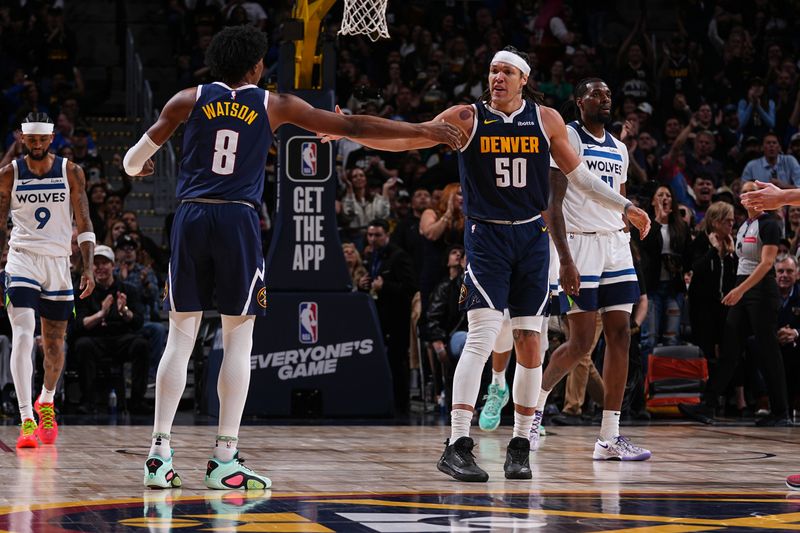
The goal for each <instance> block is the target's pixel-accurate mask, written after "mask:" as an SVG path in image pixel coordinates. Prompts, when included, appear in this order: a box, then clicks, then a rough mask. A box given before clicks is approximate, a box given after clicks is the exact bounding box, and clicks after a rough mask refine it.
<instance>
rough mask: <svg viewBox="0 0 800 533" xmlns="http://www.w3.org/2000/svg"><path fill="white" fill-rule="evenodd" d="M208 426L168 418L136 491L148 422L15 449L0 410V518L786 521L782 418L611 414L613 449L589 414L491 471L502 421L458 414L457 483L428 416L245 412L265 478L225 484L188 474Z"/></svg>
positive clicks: (130, 524)
mask: <svg viewBox="0 0 800 533" xmlns="http://www.w3.org/2000/svg"><path fill="white" fill-rule="evenodd" d="M214 429H215V428H214V427H213V426H211V427H209V426H178V427H176V428H175V431H174V433H173V439H174V440H173V445H174V447H175V450H176V455H175V458H174V460H175V466H176V469H177V470H178V471H179V472H180V474H181V476H182V478H183V482H184V486H183V487H182V488H181V489H180V490H172V491H147V490H145V489H144V488H143V487H142V464H143V462H144V459H145V456H146V453H147V448H148V446H149V432H150V427H149V426H61V427H60V430H61V433H60V436H59V441H58V444H57V445H55V446H40V447H39V448H38V449H36V450H22V451H21V453H18V452H17V451H16V450H15V449H14V444H15V442H16V435H17V431H18V428H17V427H15V426H2V427H0V472H2V475H0V480H2V483H0V531H4V530H8V531H64V530H71V531H97V530H115V531H128V530H130V531H137V530H138V531H147V530H148V528H149V529H150V530H151V531H152V530H158V531H168V530H170V528H176V530H177V528H181V530H182V531H191V530H194V529H197V530H205V531H209V530H225V531H233V530H236V528H238V530H242V531H351V530H352V531H451V530H452V531H473V530H474V531H486V530H501V529H505V530H517V531H523V530H528V529H531V528H537V529H541V528H543V527H544V528H546V529H547V530H558V531H582V530H586V531H590V530H591V531H600V530H604V531H606V530H614V531H618V530H625V531H627V530H630V529H629V528H634V527H635V528H641V527H646V526H647V527H650V528H653V527H656V529H652V530H654V531H670V532H679V531H711V530H719V529H720V528H728V530H731V531H733V530H736V531H739V530H749V531H752V530H754V529H753V528H755V529H764V528H768V529H771V530H775V529H793V530H797V529H800V498H799V499H792V496H793V495H794V493H790V491H788V490H787V489H786V487H785V485H784V477H785V476H786V474H787V473H794V472H800V453H799V452H800V429H796V428H754V427H704V426H696V425H672V426H655V425H654V426H648V427H632V428H625V433H626V434H627V435H629V436H630V437H631V438H632V439H634V441H635V442H636V443H638V444H641V445H644V446H646V447H648V448H650V449H651V450H652V451H653V458H652V459H651V460H649V461H646V462H641V463H619V462H596V461H592V460H591V452H592V446H593V443H594V439H595V436H596V433H597V430H598V428H596V427H567V428H563V427H561V428H559V427H551V428H548V431H549V432H550V433H549V435H548V436H547V437H545V439H544V441H543V444H542V448H541V450H540V451H538V452H536V453H535V454H533V455H532V456H531V463H532V465H533V467H534V476H533V480H531V481H507V480H505V479H504V477H503V470H502V467H503V460H504V457H505V446H506V444H507V440H508V438H509V437H510V428H508V427H504V428H501V429H500V430H498V431H497V432H494V433H482V432H481V431H480V430H478V429H477V428H473V429H474V432H473V435H474V436H475V438H476V440H477V442H478V447H477V448H476V457H477V460H478V463H479V464H480V465H481V466H483V467H484V468H485V469H486V470H487V471H488V472H489V475H490V481H489V483H485V484H465V483H458V482H455V481H452V480H451V479H450V478H448V477H446V476H444V475H443V474H441V473H439V472H438V471H437V470H436V466H435V463H436V460H437V459H438V457H439V455H440V454H441V451H442V442H443V441H444V439H445V437H446V436H447V430H446V428H444V427H438V426H434V427H431V426H427V427H424V426H418V427H409V426H323V427H317V426H304V427H299V426H274V427H273V426H246V427H243V428H242V431H241V434H240V437H241V450H242V452H241V453H242V456H243V457H245V458H246V460H247V465H249V466H251V467H252V468H254V469H255V470H256V471H259V472H261V473H264V474H267V475H268V476H269V477H271V478H272V481H273V487H272V490H271V491H266V494H250V495H248V494H245V493H242V494H239V493H236V494H234V495H233V496H231V495H230V494H228V495H225V494H220V493H219V492H218V491H208V490H206V489H205V487H204V485H203V475H204V472H205V463H206V459H207V457H208V454H209V451H210V446H211V445H212V444H213V440H212V439H213V435H214ZM262 492H264V491H262ZM797 495H798V497H800V493H797ZM248 496H251V498H250V499H248ZM231 497H233V498H234V500H230V498H231ZM226 498H228V499H226ZM193 506H194V507H193ZM198 506H199V507H198ZM148 513H149V514H148ZM519 515H524V516H522V517H520V516H519ZM265 517H266V518H265ZM276 517H277V518H276ZM765 517H766V518H765ZM209 520H210V521H211V522H208V521H209ZM220 520H222V521H223V522H224V521H225V520H227V522H224V523H220ZM437 521H438V522H437ZM454 521H455V522H458V527H455V522H454ZM412 522H413V524H412ZM259 524H260V525H259ZM128 528H130V529H128ZM154 528H155V529H154ZM442 528H444V529H442ZM648 530H650V529H648ZM637 531H644V529H637Z"/></svg>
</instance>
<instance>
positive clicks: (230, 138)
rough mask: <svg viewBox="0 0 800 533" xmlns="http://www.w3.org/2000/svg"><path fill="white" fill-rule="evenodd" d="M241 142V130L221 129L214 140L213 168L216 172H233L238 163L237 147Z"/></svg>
mask: <svg viewBox="0 0 800 533" xmlns="http://www.w3.org/2000/svg"><path fill="white" fill-rule="evenodd" d="M238 144H239V132H237V131H233V130H219V131H218V132H217V139H216V141H214V159H213V160H212V162H211V170H212V171H213V172H214V173H215V174H222V175H223V176H227V175H228V174H233V166H234V164H236V147H237V145H238Z"/></svg>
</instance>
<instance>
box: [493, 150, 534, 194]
mask: <svg viewBox="0 0 800 533" xmlns="http://www.w3.org/2000/svg"><path fill="white" fill-rule="evenodd" d="M527 163H528V161H527V160H526V159H525V158H524V157H515V158H514V159H510V160H509V158H508V157H498V158H497V159H495V160H494V171H495V173H496V174H497V186H498V187H511V186H514V187H525V185H527V183H528V165H527Z"/></svg>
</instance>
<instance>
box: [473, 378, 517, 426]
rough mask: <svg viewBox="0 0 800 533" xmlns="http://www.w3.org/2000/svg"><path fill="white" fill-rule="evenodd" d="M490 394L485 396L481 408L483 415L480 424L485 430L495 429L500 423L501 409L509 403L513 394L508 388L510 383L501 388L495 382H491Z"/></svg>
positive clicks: (479, 420)
mask: <svg viewBox="0 0 800 533" xmlns="http://www.w3.org/2000/svg"><path fill="white" fill-rule="evenodd" d="M487 392H488V394H487V395H486V396H484V397H483V398H484V399H485V400H486V402H485V403H484V404H483V409H481V416H480V418H478V425H479V426H480V428H481V429H482V430H484V431H494V430H495V429H497V426H499V425H500V411H502V410H503V407H505V406H506V404H507V403H508V398H509V397H510V396H511V394H510V393H509V390H508V383H506V386H505V387H504V388H502V389H501V388H500V387H498V386H497V385H495V384H494V383H490V384H489V390H488V391H487Z"/></svg>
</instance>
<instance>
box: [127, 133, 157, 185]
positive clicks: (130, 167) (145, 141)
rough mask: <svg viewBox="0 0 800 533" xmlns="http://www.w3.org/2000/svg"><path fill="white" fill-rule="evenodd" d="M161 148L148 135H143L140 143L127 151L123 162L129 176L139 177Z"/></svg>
mask: <svg viewBox="0 0 800 533" xmlns="http://www.w3.org/2000/svg"><path fill="white" fill-rule="evenodd" d="M159 148H161V147H160V146H158V145H157V144H156V143H154V142H153V141H152V140H151V139H150V137H148V136H147V134H146V133H145V134H144V135H142V138H141V139H139V142H137V143H136V144H135V145H133V147H132V148H131V149H130V150H128V151H127V153H126V154H125V158H124V159H123V160H122V166H123V168H124V169H125V173H126V174H128V175H129V176H135V175H137V174H138V173H139V172H141V171H142V168H143V167H144V164H145V162H146V161H147V160H148V159H150V157H152V155H153V154H154V153H156V152H157V151H158V149H159Z"/></svg>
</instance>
